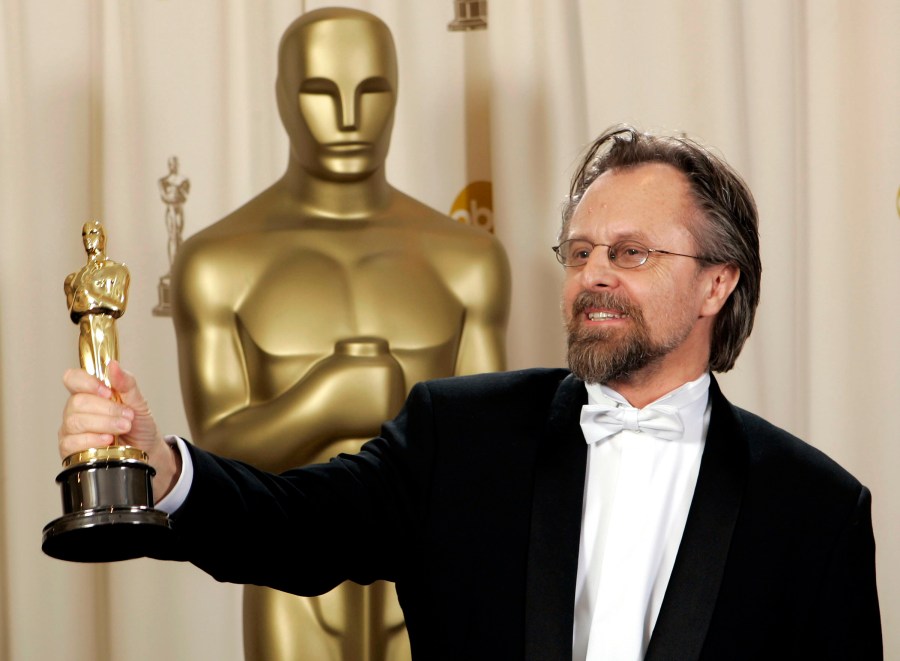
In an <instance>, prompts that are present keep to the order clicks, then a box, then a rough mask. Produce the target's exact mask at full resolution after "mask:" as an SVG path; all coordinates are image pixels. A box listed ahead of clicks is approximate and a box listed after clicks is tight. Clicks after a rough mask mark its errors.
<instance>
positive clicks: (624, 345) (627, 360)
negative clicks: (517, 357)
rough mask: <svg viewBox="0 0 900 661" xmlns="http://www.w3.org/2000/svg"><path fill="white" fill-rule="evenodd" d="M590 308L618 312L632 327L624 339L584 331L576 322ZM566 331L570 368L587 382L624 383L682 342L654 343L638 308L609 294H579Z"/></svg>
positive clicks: (596, 330) (602, 330) (597, 330)
mask: <svg viewBox="0 0 900 661" xmlns="http://www.w3.org/2000/svg"><path fill="white" fill-rule="evenodd" d="M590 307H601V308H604V307H605V308H612V309H616V310H621V311H622V312H624V313H625V314H627V315H628V317H629V318H630V319H631V320H632V322H633V324H632V328H631V329H630V330H629V331H628V332H627V333H626V334H625V335H624V336H623V335H621V334H620V332H619V333H617V332H614V331H612V330H610V329H605V328H586V327H584V326H582V325H581V324H579V323H578V320H579V319H580V318H581V317H582V316H583V315H584V311H585V310H586V309H587V308H590ZM566 330H567V331H568V350H567V359H568V363H569V369H570V370H572V373H573V374H574V375H575V376H577V377H578V378H579V379H581V380H583V381H585V382H587V383H607V382H609V381H623V380H627V379H628V378H629V377H631V376H632V375H634V374H635V373H636V372H639V371H640V370H644V369H646V368H647V367H650V366H651V365H653V364H654V363H657V362H659V361H660V360H661V359H662V358H663V357H664V356H665V355H666V354H668V353H669V352H670V351H672V349H674V348H675V347H677V346H678V345H679V344H681V341H683V339H684V338H678V339H677V340H673V339H670V341H669V342H666V343H661V344H657V343H654V342H653V340H652V339H651V338H650V333H649V332H648V330H647V326H646V324H645V322H644V317H643V314H642V313H641V310H640V308H638V307H637V306H635V305H633V304H631V303H630V302H628V301H626V300H624V299H621V298H620V297H618V296H615V295H613V294H609V293H589V292H582V293H581V294H579V295H578V297H577V298H576V299H575V302H574V303H573V306H572V311H571V315H570V316H569V317H568V319H567V322H566ZM617 335H618V337H617Z"/></svg>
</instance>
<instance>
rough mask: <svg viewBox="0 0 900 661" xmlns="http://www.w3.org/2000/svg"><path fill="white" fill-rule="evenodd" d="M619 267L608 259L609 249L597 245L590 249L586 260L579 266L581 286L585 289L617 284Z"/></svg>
mask: <svg viewBox="0 0 900 661" xmlns="http://www.w3.org/2000/svg"><path fill="white" fill-rule="evenodd" d="M620 274H621V269H620V268H618V267H616V266H614V265H613V263H612V261H610V259H609V249H608V248H607V247H606V246H597V247H596V248H594V249H593V250H592V251H591V254H590V256H589V257H588V260H587V262H586V263H585V265H584V266H582V267H581V274H580V275H581V280H582V283H581V284H582V286H583V287H584V288H585V289H605V288H608V287H615V286H616V285H618V284H619V276H620Z"/></svg>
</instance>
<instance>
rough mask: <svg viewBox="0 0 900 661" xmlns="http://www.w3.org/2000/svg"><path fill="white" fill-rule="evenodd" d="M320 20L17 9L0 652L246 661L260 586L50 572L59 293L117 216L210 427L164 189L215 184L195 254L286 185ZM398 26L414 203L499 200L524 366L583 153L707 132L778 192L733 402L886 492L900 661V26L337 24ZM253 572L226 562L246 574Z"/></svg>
mask: <svg viewBox="0 0 900 661" xmlns="http://www.w3.org/2000/svg"><path fill="white" fill-rule="evenodd" d="M322 4H325V3H320V2H314V1H313V0H309V1H308V2H306V3H304V2H301V1H298V0H294V1H291V2H289V1H287V0H266V1H263V0H228V1H224V0H178V1H177V2H176V1H175V0H0V223H2V237H3V241H2V245H0V250H2V255H0V269H2V278H0V282H2V283H3V285H2V287H0V310H2V313H3V314H2V316H0V368H2V369H0V468H2V474H0V477H2V479H0V659H10V660H16V661H18V660H20V659H22V660H36V661H44V660H51V659H54V660H55V659H60V658H66V659H71V660H73V661H94V660H96V659H110V660H114V661H135V660H137V661H141V660H143V659H147V660H149V659H159V658H162V659H171V660H181V659H183V660H185V661H195V660H198V659H201V660H205V659H217V660H224V661H229V660H234V661H237V660H238V659H240V657H241V641H240V589H239V588H237V587H235V586H230V585H219V584H217V583H215V582H214V581H213V580H212V579H210V578H208V577H206V576H205V575H204V574H202V573H201V572H199V571H197V570H194V569H193V568H192V567H189V566H181V565H176V564H166V563H155V562H151V561H147V560H136V561H131V562H127V563H121V564H118V565H113V566H96V567H95V566H77V565H72V564H67V563H63V562H59V561H54V560H50V559H48V558H46V557H44V556H43V555H42V554H41V552H40V533H41V528H42V527H43V525H44V524H45V523H47V522H48V521H49V520H50V519H52V518H54V517H56V516H58V515H59V514H60V505H59V493H58V489H57V487H56V485H55V484H54V482H53V478H54V476H55V475H56V472H57V469H58V465H59V464H58V459H57V457H56V449H55V438H56V429H57V426H58V419H59V411H60V410H61V406H62V402H63V400H64V398H65V393H64V390H63V388H62V386H61V385H60V375H61V373H62V371H63V369H64V368H65V367H67V366H70V365H73V364H76V362H77V357H76V356H77V354H76V348H75V347H76V336H77V332H76V329H75V326H74V325H72V324H70V323H69V322H68V321H67V317H66V312H65V304H64V296H63V291H62V282H63V278H64V277H65V275H66V274H67V273H68V272H70V271H72V270H74V269H76V268H78V267H79V266H80V265H81V264H82V262H83V260H84V252H83V250H82V247H81V244H80V237H79V232H80V227H81V224H82V223H83V222H84V221H85V220H86V219H88V218H91V217H99V218H100V219H102V220H103V221H104V222H105V223H106V226H107V230H108V234H109V252H110V255H111V257H112V258H114V259H116V260H118V261H124V262H127V263H128V264H129V266H130V267H131V271H132V283H133V284H132V292H131V301H130V306H129V311H128V313H127V315H126V316H125V318H124V320H123V322H122V323H121V325H120V333H121V340H122V352H123V357H124V360H125V362H126V363H127V365H128V366H129V367H130V368H131V369H132V370H133V371H136V372H137V373H138V374H139V375H140V377H141V379H142V382H143V387H144V390H145V393H146V394H147V395H148V397H149V398H150V400H151V402H152V403H153V405H154V407H155V410H156V412H157V415H158V417H159V419H160V421H161V422H162V424H163V426H164V427H165V428H166V429H168V430H172V431H183V430H186V428H187V425H186V423H185V420H184V416H183V413H182V412H181V410H180V401H181V397H180V393H179V392H178V380H177V370H176V362H175V353H174V352H175V343H174V334H173V331H172V327H171V323H170V321H169V320H168V319H164V318H158V317H153V316H152V315H151V309H152V308H153V306H154V305H155V304H156V302H157V301H156V296H157V295H156V283H157V281H158V278H159V276H161V275H162V274H163V273H165V271H166V270H167V267H168V264H167V258H166V230H165V225H164V221H163V206H162V203H161V201H160V200H159V197H158V194H157V191H156V180H157V179H158V178H159V177H161V176H163V175H164V174H165V173H166V159H167V158H168V157H169V156H170V155H172V154H175V155H177V156H178V157H179V159H180V161H181V170H182V173H183V174H185V175H186V176H188V177H189V178H190V179H191V183H192V192H191V196H190V199H189V201H188V203H187V206H186V208H185V214H186V222H187V227H186V230H185V231H186V234H191V233H193V232H195V231H197V230H198V229H200V228H201V227H203V226H205V225H207V224H209V223H211V222H213V221H215V220H216V219H218V218H220V217H222V216H223V215H224V214H225V213H226V212H228V211H230V210H232V209H234V208H235V207H236V206H238V205H239V204H241V203H242V202H243V201H245V200H247V199H248V198H250V197H251V196H252V195H254V194H255V193H256V192H258V191H260V190H261V189H262V188H264V187H266V186H267V185H268V184H269V183H271V182H272V181H274V180H275V179H276V178H277V177H278V176H279V175H280V174H281V172H282V169H283V167H284V166H285V164H286V154H287V151H286V150H287V143H286V140H285V137H284V135H283V133H282V129H281V126H280V124H279V122H278V118H277V114H276V110H275V103H274V94H273V85H274V76H275V52H276V51H275V49H276V44H277V40H278V37H279V36H280V34H281V32H282V31H283V30H284V28H285V27H286V26H287V25H288V23H289V22H290V21H291V20H292V19H293V18H294V17H295V16H297V15H298V14H299V13H300V12H301V11H303V10H304V9H312V8H315V7H318V6H322ZM336 4H344V5H348V6H354V7H358V8H362V9H367V10H369V11H372V12H374V13H376V14H378V15H379V16H381V17H382V18H383V19H384V20H385V21H386V22H387V23H388V25H389V26H390V27H391V29H392V31H393V33H394V36H395V38H396V41H397V47H398V51H399V56H400V80H401V82H400V99H399V105H398V111H397V121H396V125H395V130H394V139H393V144H392V150H391V155H390V158H389V162H388V166H389V170H388V177H389V180H390V181H391V182H392V183H394V184H395V185H396V186H398V187H399V188H401V189H403V190H405V191H406V192H408V193H411V194H412V195H414V196H416V197H418V198H420V199H423V200H425V201H426V202H428V203H429V204H431V205H432V206H434V207H436V208H438V209H441V210H443V211H445V212H449V211H450V209H451V205H452V203H453V201H454V199H456V197H457V195H458V193H459V192H460V191H461V190H462V189H463V188H464V187H465V186H466V185H467V184H468V183H469V182H471V181H474V180H491V181H492V182H493V223H494V225H495V227H496V232H497V234H498V235H499V236H500V238H501V239H502V240H503V242H504V243H505V245H506V247H507V250H508V252H509V254H510V257H511V260H512V268H513V283H514V298H513V311H512V318H511V323H510V330H509V348H510V366H511V367H513V368H517V367H524V366H531V365H557V364H561V362H562V334H561V332H560V327H559V324H558V322H557V318H556V314H555V310H556V309H557V307H558V303H557V298H558V297H557V289H558V285H559V281H560V270H559V267H558V265H557V264H556V262H555V260H554V259H553V255H552V254H551V252H550V249H549V246H550V245H552V244H553V243H554V239H555V234H556V228H557V219H558V209H559V204H560V200H561V198H562V195H563V193H564V190H565V187H566V185H567V180H568V177H569V175H570V173H571V170H572V166H573V163H574V162H575V159H576V158H577V155H578V153H579V151H580V149H581V147H582V145H584V144H585V143H586V142H587V141H588V140H590V139H591V138H592V137H594V136H595V135H596V134H597V133H599V132H600V131H601V130H602V129H603V128H605V127H606V126H607V125H609V124H612V123H615V122H618V121H623V120H624V121H630V122H634V123H637V124H639V125H641V126H643V127H645V128H651V129H655V128H668V129H677V130H683V131H686V132H687V133H689V134H691V135H695V136H698V137H700V138H701V139H703V140H705V141H708V142H710V143H712V144H714V145H716V146H717V147H719V148H720V149H721V151H722V152H723V153H724V154H725V155H726V156H727V158H728V159H729V160H730V161H731V162H732V163H733V164H734V165H735V166H736V167H737V168H738V169H739V170H740V171H741V172H743V173H744V174H745V176H746V177H747V179H748V180H749V182H750V185H751V187H752V188H753V190H754V191H755V193H756V195H757V199H758V202H759V206H760V211H761V223H762V227H761V232H762V244H763V262H764V264H765V274H764V279H763V303H762V306H761V309H760V313H759V316H758V323H757V327H756V331H755V333H754V336H753V337H752V338H751V341H750V344H749V346H748V347H747V349H746V350H745V354H744V356H743V357H742V359H741V360H740V361H739V368H738V369H737V370H735V372H734V373H733V374H729V375H727V377H726V378H724V379H723V381H724V382H725V389H726V392H727V393H729V395H730V396H731V398H732V399H733V400H734V401H736V402H737V403H739V404H741V405H743V406H745V407H747V408H750V409H753V410H755V411H757V412H759V413H761V414H763V415H764V416H766V417H768V418H770V419H771V420H773V421H774V422H776V423H778V424H780V425H782V426H784V427H786V428H787V429H789V430H791V431H792V432H794V433H796V434H798V435H800V436H801V437H804V438H807V439H808V440H810V441H811V442H812V443H813V444H814V445H816V446H818V447H819V448H821V449H823V450H825V451H826V452H828V453H829V454H831V455H832V456H833V457H835V458H836V459H838V460H839V461H840V462H841V463H842V464H844V465H845V466H847V467H848V468H849V469H850V470H851V471H852V472H854V473H855V474H856V475H857V476H859V478H860V479H862V481H863V482H865V483H866V484H867V485H868V486H870V487H871V488H872V491H873V494H874V508H875V511H874V515H875V534H876V539H877V542H878V558H879V586H880V591H881V603H882V611H883V622H884V627H885V642H886V648H887V657H888V658H900V633H898V631H897V627H896V624H897V622H898V619H900V567H898V565H897V563H896V562H895V561H892V559H894V558H896V557H898V556H900V526H898V525H897V523H896V521H897V520H898V517H900V511H898V510H900V508H898V501H900V481H898V480H897V479H896V472H897V471H898V470H900V443H898V433H897V431H896V430H895V429H894V428H893V419H892V418H893V413H895V412H896V409H897V408H898V406H900V342H898V338H900V215H898V202H900V200H898V189H900V121H898V118H900V3H898V2H897V1H896V0H808V1H806V2H802V1H800V0H747V1H746V2H739V1H737V0H732V1H730V2H723V1H722V0H703V1H700V0H677V1H673V0H581V1H579V0H554V1H553V2H547V1H546V0H515V1H514V0H491V1H490V3H489V4H490V29H489V30H488V31H487V32H482V33H474V34H462V33H451V32H448V31H447V30H446V25H447V23H448V22H449V21H450V20H451V19H452V17H453V0H429V2H410V1H408V0H371V1H369V2H366V1H362V0H360V1H357V2H338V3H336ZM227 552H228V549H223V553H227Z"/></svg>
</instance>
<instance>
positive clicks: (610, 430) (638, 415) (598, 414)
mask: <svg viewBox="0 0 900 661" xmlns="http://www.w3.org/2000/svg"><path fill="white" fill-rule="evenodd" d="M581 426H582V428H585V426H588V427H589V428H590V431H591V433H590V435H588V434H585V440H587V442H588V443H596V442H598V441H602V440H603V439H605V438H607V437H609V436H612V435H613V434H617V433H619V432H620V431H622V430H624V429H628V430H630V431H634V432H646V433H648V434H650V435H651V436H653V437H655V438H659V439H662V440H664V441H677V440H678V439H680V438H681V437H682V436H683V435H684V423H682V421H681V416H680V415H679V413H678V409H677V408H675V407H674V406H667V405H665V404H655V405H653V406H648V407H647V408H644V409H635V408H631V407H627V408H620V407H617V406H614V405H611V404H585V405H584V406H583V407H582V408H581Z"/></svg>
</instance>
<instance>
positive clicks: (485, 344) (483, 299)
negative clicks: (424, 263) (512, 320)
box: [455, 236, 511, 375]
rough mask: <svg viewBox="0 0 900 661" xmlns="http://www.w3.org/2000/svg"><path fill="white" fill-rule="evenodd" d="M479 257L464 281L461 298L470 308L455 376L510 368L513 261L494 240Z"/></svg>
mask: <svg viewBox="0 0 900 661" xmlns="http://www.w3.org/2000/svg"><path fill="white" fill-rule="evenodd" d="M488 239H489V240H488V241H487V242H486V244H485V245H484V246H482V247H481V249H480V250H477V251H473V253H472V254H473V255H474V256H475V258H474V260H473V262H472V263H471V264H470V265H469V268H471V269H473V270H474V273H467V274H466V277H465V278H461V279H460V280H461V283H462V284H460V285H459V286H458V287H457V295H458V296H459V297H460V298H461V299H462V301H463V304H464V306H465V309H466V317H465V324H464V326H463V332H462V338H461V340H460V346H459V353H458V354H457V360H456V370H455V373H456V374H458V375H460V374H478V373H480V372H492V371H500V370H504V369H506V326H507V322H508V320H509V305H510V289H511V287H510V272H509V260H508V259H507V257H506V253H505V252H504V250H503V247H502V246H501V245H500V243H499V241H497V240H496V239H495V238H494V237H492V236H491V237H488Z"/></svg>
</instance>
